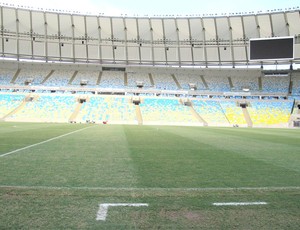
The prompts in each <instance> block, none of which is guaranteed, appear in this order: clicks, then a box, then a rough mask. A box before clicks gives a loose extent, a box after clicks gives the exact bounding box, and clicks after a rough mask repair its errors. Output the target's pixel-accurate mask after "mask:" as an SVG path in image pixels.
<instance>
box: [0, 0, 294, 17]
mask: <svg viewBox="0 0 300 230" xmlns="http://www.w3.org/2000/svg"><path fill="white" fill-rule="evenodd" d="M0 2H1V3H2V5H3V4H6V5H7V6H14V7H18V8H20V7H21V8H23V7H25V8H26V7H27V8H34V9H43V10H47V11H65V12H71V13H73V12H75V13H82V14H104V15H107V16H121V15H128V16H146V15H147V16H151V17H153V16H199V15H201V16H205V15H207V16H210V15H225V14H227V15H230V14H247V13H252V14H253V13H261V12H273V11H285V10H291V9H297V8H298V9H299V6H300V4H299V1H298V0H285V1H282V0H251V1H250V0H230V1H223V0H210V1H197V0H185V1H174V0H163V1H161V0H152V1H138V2H137V1H136V0H126V1H124V0H109V1H107V0H85V1H73V0H64V1H60V0H51V1H48V0H26V1H24V0H0Z"/></svg>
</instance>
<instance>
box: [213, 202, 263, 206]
mask: <svg viewBox="0 0 300 230" xmlns="http://www.w3.org/2000/svg"><path fill="white" fill-rule="evenodd" d="M266 204H268V203H267V202H264V201H257V202H224V203H213V205H214V206H247V205H266Z"/></svg>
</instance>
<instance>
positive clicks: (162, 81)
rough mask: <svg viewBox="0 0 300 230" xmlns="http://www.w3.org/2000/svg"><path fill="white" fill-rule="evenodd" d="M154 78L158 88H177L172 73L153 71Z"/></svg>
mask: <svg viewBox="0 0 300 230" xmlns="http://www.w3.org/2000/svg"><path fill="white" fill-rule="evenodd" d="M152 78H153V81H154V85H155V88H156V89H165V90H177V89H178V87H177V85H176V83H175V82H174V80H173V78H172V76H171V75H170V74H158V73H153V74H152Z"/></svg>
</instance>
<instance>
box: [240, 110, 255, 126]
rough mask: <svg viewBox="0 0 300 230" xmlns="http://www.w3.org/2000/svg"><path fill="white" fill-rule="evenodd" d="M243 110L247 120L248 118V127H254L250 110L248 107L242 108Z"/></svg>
mask: <svg viewBox="0 0 300 230" xmlns="http://www.w3.org/2000/svg"><path fill="white" fill-rule="evenodd" d="M242 110H243V114H244V118H245V120H246V123H247V126H248V127H252V126H253V123H252V120H251V117H250V115H249V112H248V110H247V107H245V108H242Z"/></svg>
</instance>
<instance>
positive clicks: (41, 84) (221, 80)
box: [0, 5, 300, 127]
mask: <svg viewBox="0 0 300 230" xmlns="http://www.w3.org/2000/svg"><path fill="white" fill-rule="evenodd" d="M0 20H1V21H0V23H1V36H0V38H1V41H0V54H1V57H2V60H1V62H0V67H1V73H0V87H1V97H2V98H1V100H2V113H1V114H0V119H1V118H2V120H6V121H46V122H47V121H51V122H68V121H69V122H70V121H71V122H87V121H92V122H103V121H110V122H111V123H129V124H189V125H227V126H228V125H229V126H232V125H235V126H236V125H237V126H251V127H253V126H268V125H270V126H275V127H277V126H278V127H288V126H290V127H292V126H297V125H299V123H300V122H298V119H300V117H299V116H298V110H299V109H298V104H300V103H298V101H297V100H298V99H299V96H300V74H299V71H298V70H297V67H296V66H298V65H299V64H300V27H299V25H300V15H299V8H296V9H289V10H287V11H274V12H273V11H270V12H267V13H263V12H261V13H257V14H254V13H249V14H231V15H223V16H202V17H200V16H199V17H198V16H195V17H181V16H180V17H173V16H172V17H129V16H119V17H116V16H103V15H82V14H77V13H65V12H62V11H59V10H58V11H57V12H51V11H44V10H42V9H39V10H33V9H26V8H18V7H12V6H10V5H2V6H1V8H0ZM283 37H284V38H285V37H287V38H293V57H292V58H288V59H271V60H269V59H267V60H250V58H249V57H250V53H249V52H250V50H249V43H250V41H251V39H258V38H259V39H269V38H274V39H276V38H283ZM265 66H275V67H276V69H274V70H265V68H264V67H265ZM286 66H287V67H288V68H286ZM282 67H285V69H282ZM295 67H296V68H295ZM48 94H49V95H51V97H50V96H49V95H48ZM62 94H65V95H68V96H67V98H64V96H61V95H62ZM15 95H22V96H20V98H18V99H16V98H14V96H15ZM53 95H54V96H57V97H60V98H56V99H55V100H54V99H53V98H52V97H53ZM104 95H106V96H104ZM107 95H109V96H107ZM116 95H117V96H116ZM48 96H49V97H48ZM70 98H71V99H70ZM69 99H70V102H68V103H66V101H68V100H69ZM11 101H14V102H16V101H17V103H16V104H15V106H12V107H10V106H8V105H7V104H13V103H10V102H11ZM49 101H52V102H53V103H52V104H51V103H49V104H48V107H42V105H46V104H47V103H48V102H49ZM274 101H275V102H274ZM274 103H275V104H274ZM276 103H277V104H276ZM85 107H87V108H85ZM179 107H180V109H178V108H179ZM33 108H35V110H36V111H38V110H40V113H39V114H35V113H32V114H31V113H30V116H29V115H28V114H29V113H28V111H30V110H32V109H33ZM49 108H56V109H55V110H61V109H62V110H66V111H68V112H66V113H65V112H62V113H65V114H61V115H59V116H58V117H57V118H56V119H52V118H53V116H52V115H51V114H47V113H46V112H45V111H47V110H48V111H49ZM97 108H101V109H97ZM266 110H267V111H268V113H261V112H262V111H266ZM82 111H84V114H83V112H82ZM171 112H173V113H174V114H173V115H172V116H171V115H170V114H171ZM213 113H215V114H214V115H213V116H211V117H209V114H210V115H211V114H213ZM25 114H27V115H25ZM95 114H102V115H101V116H96V115H95ZM116 114H117V115H116ZM124 114H125V115H124ZM168 116H171V117H172V118H170V119H166V120H164V119H162V120H161V118H162V117H168ZM49 117H50V118H51V119H50V118H49ZM79 117H80V119H79ZM212 117H213V118H212ZM261 117H264V118H263V119H262V120H261ZM270 117H273V118H272V119H273V120H272V119H269V120H268V118H270ZM278 117H280V118H278ZM276 119H277V120H276ZM267 120H268V121H267Z"/></svg>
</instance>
